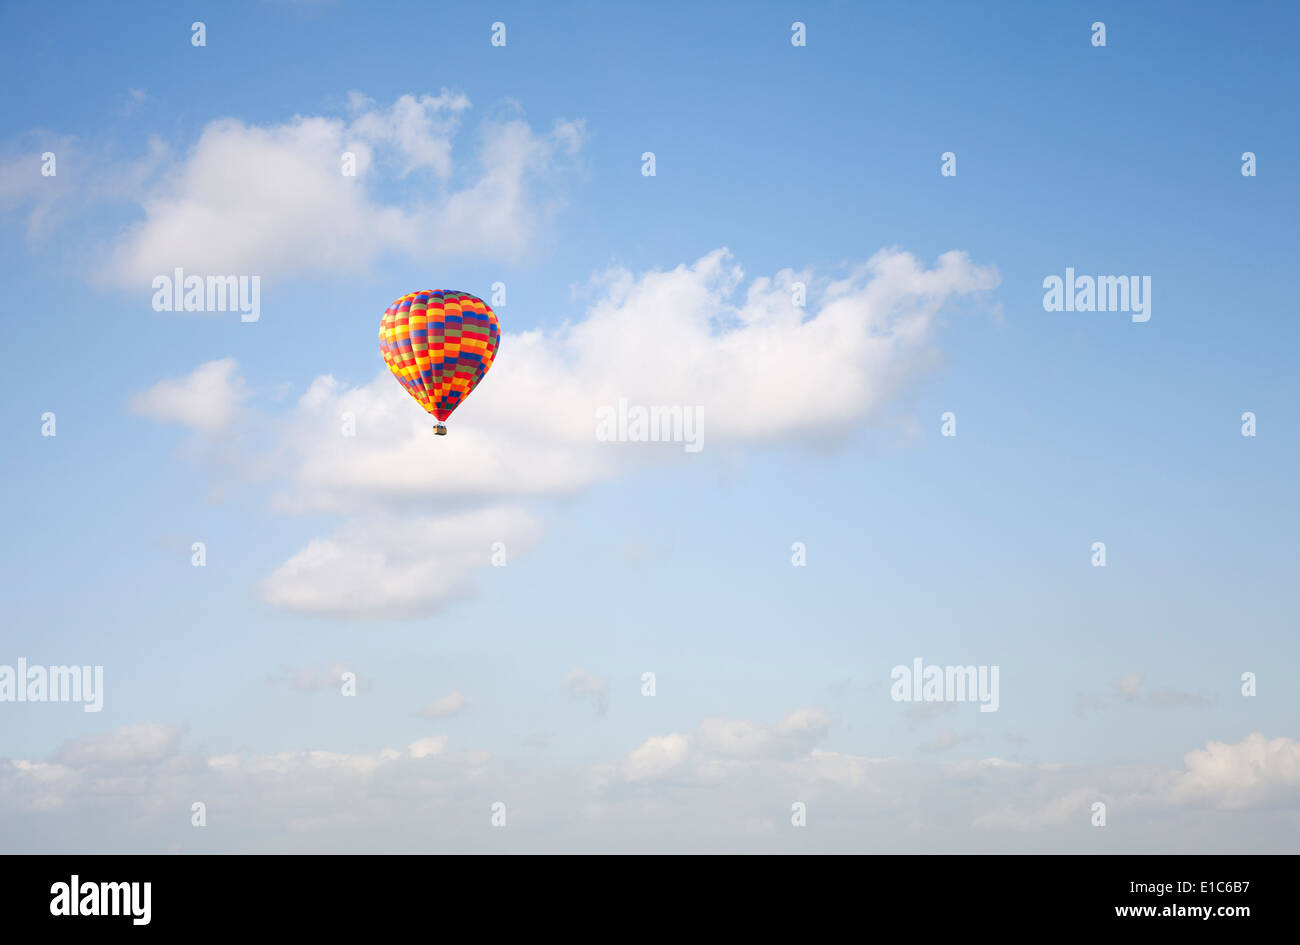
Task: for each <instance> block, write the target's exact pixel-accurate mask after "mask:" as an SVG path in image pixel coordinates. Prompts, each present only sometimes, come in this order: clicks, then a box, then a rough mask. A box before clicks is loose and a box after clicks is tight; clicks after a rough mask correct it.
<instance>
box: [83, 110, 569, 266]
mask: <svg viewBox="0 0 1300 945" xmlns="http://www.w3.org/2000/svg"><path fill="white" fill-rule="evenodd" d="M349 107H350V112H351V115H350V120H345V119H343V118H337V117H323V116H295V117H294V118H292V119H291V120H289V121H286V122H284V123H282V124H276V125H268V126H257V125H249V124H246V123H245V122H243V121H240V120H238V119H234V118H222V119H217V120H214V121H212V122H209V123H208V124H207V125H206V126H205V127H204V129H203V131H202V133H201V134H200V135H199V138H198V141H197V142H196V143H195V144H194V146H193V148H192V149H191V150H190V151H189V153H188V154H186V155H185V156H184V157H183V158H182V159H179V160H173V161H171V162H169V163H167V164H166V165H165V167H163V169H162V171H161V173H160V174H159V175H157V177H156V178H155V179H154V180H153V182H152V183H151V185H150V186H149V187H148V188H147V190H146V191H145V193H144V194H143V196H142V197H141V198H140V201H139V202H140V205H141V206H142V209H143V214H144V219H143V220H142V221H140V222H138V223H136V224H135V225H133V226H132V227H130V228H129V229H128V231H127V232H126V233H125V234H124V236H122V237H121V238H120V239H119V241H118V243H117V245H116V248H115V249H114V251H113V252H112V254H111V256H110V258H109V261H108V263H107V264H106V265H105V267H104V268H103V270H102V271H101V272H100V273H99V276H100V278H102V279H104V280H105V281H108V282H112V283H116V284H119V285H123V286H131V287H137V288H138V287H140V286H145V285H148V284H149V283H150V280H151V279H152V278H153V277H154V276H155V275H157V274H159V273H170V272H171V271H172V270H173V269H174V268H176V267H182V268H184V269H186V270H188V271H189V272H191V273H198V274H222V275H226V274H240V275H260V276H268V275H273V274H279V273H297V272H305V271H317V272H320V271H327V272H361V271H365V270H366V268H367V267H368V266H369V264H370V263H371V261H372V260H373V259H375V257H376V256H378V255H380V254H382V253H388V252H395V253H399V254H403V255H406V256H408V257H410V258H412V259H415V260H419V261H424V262H428V261H430V260H432V259H433V258H446V257H451V256H471V255H478V256H483V257H486V258H491V259H514V258H518V257H519V256H520V255H522V254H523V253H524V252H525V250H526V249H527V248H528V247H529V246H530V245H531V244H532V243H533V241H534V239H535V237H536V235H537V232H538V227H539V226H540V225H541V224H543V223H544V222H545V221H546V219H547V216H548V214H549V213H550V212H552V211H553V210H554V208H555V207H556V206H558V203H557V202H556V198H555V197H554V196H553V195H551V194H549V192H546V191H543V190H539V186H541V185H543V184H544V183H545V182H546V181H547V179H548V178H549V177H550V176H551V175H552V172H553V171H555V170H556V169H557V168H558V167H559V166H560V165H561V164H562V163H563V162H564V160H566V159H567V157H568V156H569V155H571V154H572V153H574V152H575V151H576V150H577V148H578V147H579V144H580V142H581V140H582V137H583V126H582V123H581V122H565V121H560V122H556V123H555V125H554V127H553V129H552V130H551V131H550V132H537V131H534V130H533V129H532V127H531V126H529V125H528V124H527V123H526V122H524V121H523V120H521V119H518V118H515V119H511V120H508V121H496V122H487V123H485V125H484V128H483V134H482V149H481V154H480V156H479V161H478V164H479V165H480V166H479V168H478V171H477V174H472V175H470V180H469V181H467V182H466V183H465V184H463V185H457V184H456V183H455V180H454V179H453V178H454V177H455V175H454V173H453V172H454V170H455V167H454V164H453V160H452V141H453V138H454V137H455V135H456V132H457V129H458V127H459V124H460V119H461V116H462V114H463V113H464V112H465V111H466V110H467V109H468V108H469V100H468V99H467V98H466V97H465V96H464V95H462V94H460V93H457V92H451V91H448V90H445V89H444V90H443V92H442V93H441V94H440V95H437V96H429V95H425V96H422V97H420V98H416V97H414V96H412V95H403V96H402V97H400V98H399V99H398V100H397V101H396V102H394V103H393V104H392V105H390V106H388V107H386V108H381V107H378V106H376V105H375V104H374V103H373V102H371V101H369V100H368V99H366V98H365V97H364V96H362V95H360V94H359V93H353V95H352V96H351V98H350V100H349ZM345 152H350V153H351V154H353V155H355V158H356V175H355V176H345V175H344V174H343V172H342V171H343V165H342V160H343V154H344V153H345ZM389 168H391V169H392V170H393V177H392V179H391V180H390V179H389V178H388V177H386V176H385V173H384V172H385V170H386V169H389ZM426 176H431V178H432V180H431V181H429V182H428V184H426V182H425V177H426ZM386 180H387V181H389V183H390V184H392V185H393V186H396V187H397V188H398V189H399V190H400V191H401V192H400V193H391V194H390V193H385V192H384V187H383V186H382V184H383V183H384V182H385V181H386Z"/></svg>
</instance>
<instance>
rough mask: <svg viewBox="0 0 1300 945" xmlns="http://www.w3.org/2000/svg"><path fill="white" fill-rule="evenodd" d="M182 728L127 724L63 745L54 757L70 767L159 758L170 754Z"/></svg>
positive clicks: (134, 762)
mask: <svg viewBox="0 0 1300 945" xmlns="http://www.w3.org/2000/svg"><path fill="white" fill-rule="evenodd" d="M183 732H184V729H183V728H182V727H181V726H178V725H161V724H149V725H128V726H126V727H124V728H119V729H116V730H114V731H111V732H105V733H103V734H101V735H86V736H83V737H81V738H75V739H73V740H71V741H69V742H67V743H65V744H64V745H63V747H62V748H61V749H60V750H59V752H58V754H57V755H56V756H55V757H56V759H57V760H58V762H59V763H60V764H64V765H69V766H73V767H82V768H84V767H90V766H92V765H130V764H138V763H148V762H157V761H161V760H162V759H164V758H167V757H168V756H170V755H172V754H174V753H175V752H176V749H177V746H178V745H179V743H180V739H181V735H182V734H183Z"/></svg>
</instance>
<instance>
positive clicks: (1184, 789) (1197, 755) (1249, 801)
mask: <svg viewBox="0 0 1300 945" xmlns="http://www.w3.org/2000/svg"><path fill="white" fill-rule="evenodd" d="M1183 762H1184V764H1185V765H1186V767H1187V770H1186V772H1184V773H1183V775H1182V776H1181V777H1180V778H1179V779H1178V781H1177V782H1176V783H1175V784H1174V786H1173V789H1172V796H1173V797H1174V798H1175V799H1177V800H1183V801H1191V802H1197V803H1207V804H1210V805H1213V806H1215V807H1221V808H1225V809H1236V808H1244V807H1252V806H1257V805H1268V804H1275V803H1279V802H1281V801H1283V800H1290V801H1291V802H1294V801H1295V799H1296V797H1297V795H1300V741H1296V740H1295V739H1292V738H1282V737H1279V738H1271V739H1270V738H1266V737H1265V736H1264V735H1263V734H1261V733H1259V732H1255V733H1252V734H1251V735H1249V736H1247V737H1246V738H1245V739H1243V740H1242V741H1240V742H1238V743H1237V744H1235V745H1229V744H1225V743H1224V742H1210V743H1209V744H1207V745H1206V746H1205V747H1204V748H1199V749H1197V750H1196V751H1190V752H1188V753H1187V754H1186V755H1184V756H1183Z"/></svg>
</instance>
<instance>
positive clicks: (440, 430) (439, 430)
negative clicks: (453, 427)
mask: <svg viewBox="0 0 1300 945" xmlns="http://www.w3.org/2000/svg"><path fill="white" fill-rule="evenodd" d="M433 433H434V435H435V436H446V435H447V428H446V427H445V426H443V425H442V424H441V423H436V424H434V426H433Z"/></svg>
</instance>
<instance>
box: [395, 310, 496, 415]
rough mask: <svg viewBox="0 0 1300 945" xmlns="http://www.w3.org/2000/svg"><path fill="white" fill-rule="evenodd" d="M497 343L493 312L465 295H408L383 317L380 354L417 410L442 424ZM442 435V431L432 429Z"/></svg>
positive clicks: (485, 368)
mask: <svg viewBox="0 0 1300 945" xmlns="http://www.w3.org/2000/svg"><path fill="white" fill-rule="evenodd" d="M500 344H501V326H500V325H499V324H498V323H497V316H496V313H495V312H493V311H492V309H491V307H490V306H489V305H488V304H487V303H486V302H484V301H483V300H482V299H480V298H478V297H477V296H474V295H470V294H468V293H466V292H454V291H434V290H432V289H426V290H422V291H420V292H410V293H408V294H406V295H404V296H402V297H401V298H400V299H398V300H397V301H396V302H394V303H393V304H392V305H390V306H388V309H387V310H386V311H385V312H384V317H383V320H382V321H381V322H380V323H379V353H380V354H382V355H383V356H384V363H385V364H387V365H388V370H390V371H391V372H392V373H393V377H395V378H397V381H398V383H399V384H401V385H402V387H404V388H406V392H407V393H408V394H410V395H411V396H412V397H414V398H415V400H416V402H417V403H419V405H420V406H421V407H423V408H424V409H425V410H427V411H428V412H429V413H431V414H433V415H434V416H435V417H437V418H438V420H439V421H442V420H446V419H447V418H448V417H450V416H451V414H452V411H453V410H455V409H456V408H457V407H459V406H460V405H461V404H463V403H464V402H465V398H466V397H468V396H469V395H470V393H471V392H472V391H473V390H474V388H475V387H477V386H478V383H479V381H481V380H483V375H485V374H487V372H488V369H489V368H490V367H492V361H493V359H494V358H495V357H496V354H497V348H498V347H499V346H500ZM433 432H434V433H437V434H440V435H442V434H445V433H446V432H447V428H446V426H444V425H443V424H442V423H439V424H438V425H437V426H435V427H434V428H433Z"/></svg>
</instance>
